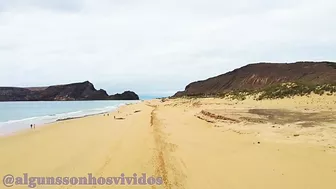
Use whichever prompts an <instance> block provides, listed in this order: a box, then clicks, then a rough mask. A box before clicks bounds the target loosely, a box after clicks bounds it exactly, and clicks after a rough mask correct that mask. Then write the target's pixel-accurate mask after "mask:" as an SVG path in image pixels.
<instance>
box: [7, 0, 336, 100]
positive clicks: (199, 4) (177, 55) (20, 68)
mask: <svg viewBox="0 0 336 189" xmlns="http://www.w3.org/2000/svg"><path fill="white" fill-rule="evenodd" d="M335 10H336V2H335V1H333V0H320V1H314V0H298V1H295V2H294V1H290V0H283V1H278V2H274V1H268V0H255V1H248V0H207V1H204V0H203V1H201V0H179V1H177V0H170V1H165V2H160V1H155V0H142V1H136V0H58V1H51V0H50V1H49V0H48V1H45V0H2V1H0V71H1V74H0V86H36V85H39V86H43V85H50V84H59V83H69V82H76V81H85V80H90V81H91V82H93V83H94V84H96V86H97V88H104V89H107V90H108V92H109V93H115V92H121V91H123V90H126V89H130V90H134V91H136V92H138V93H140V94H142V95H145V94H146V95H158V96H161V95H170V94H172V93H174V92H175V91H176V90H181V89H183V88H184V86H185V85H186V84H188V83H189V82H191V81H195V80H200V79H206V78H208V77H212V76H215V75H218V74H222V73H225V72H227V71H230V70H232V69H234V68H237V67H240V66H243V65H245V64H247V63H251V62H266V61H267V62H269V61H271V62H292V61H297V60H331V61H333V60H335V58H336V54H335V53H334V52H335V51H336V35H335V33H336V24H335V23H336V15H335V14H336V13H335Z"/></svg>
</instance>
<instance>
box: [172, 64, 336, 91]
mask: <svg viewBox="0 0 336 189" xmlns="http://www.w3.org/2000/svg"><path fill="white" fill-rule="evenodd" d="M285 82H296V83H303V84H310V85H319V84H326V83H334V82H336V63H333V62H296V63H256V64H249V65H247V66H244V67H241V68H239V69H235V70H233V71H231V72H228V73H225V74H222V75H219V76H216V77H213V78H209V79H207V80H203V81H197V82H193V83H190V84H189V85H187V86H186V88H185V90H184V91H179V92H177V93H176V94H175V95H174V97H181V96H197V95H212V94H219V93H225V92H229V91H246V90H260V89H263V88H266V87H269V86H271V85H276V84H280V83H285Z"/></svg>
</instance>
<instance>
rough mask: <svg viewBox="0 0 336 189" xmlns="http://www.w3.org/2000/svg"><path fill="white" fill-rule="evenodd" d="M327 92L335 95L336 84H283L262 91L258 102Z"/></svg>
mask: <svg viewBox="0 0 336 189" xmlns="http://www.w3.org/2000/svg"><path fill="white" fill-rule="evenodd" d="M325 92H328V94H329V95H332V94H333V93H335V92H336V84H323V85H307V84H300V83H282V84H280V85H274V86H270V87H267V88H265V89H264V90H262V91H261V92H260V95H259V97H258V98H257V100H263V99H277V98H287V97H293V96H305V95H309V94H311V93H315V94H318V95H323V94H324V93H325Z"/></svg>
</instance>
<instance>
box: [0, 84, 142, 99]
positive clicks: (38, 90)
mask: <svg viewBox="0 0 336 189" xmlns="http://www.w3.org/2000/svg"><path fill="white" fill-rule="evenodd" d="M71 100H139V97H138V95H136V94H135V93H134V92H131V91H126V92H124V93H123V94H116V95H111V96H109V95H108V94H107V92H106V91H105V90H103V89H100V90H96V89H95V87H94V86H93V84H92V83H90V82H89V81H85V82H82V83H72V84H67V85H55V86H50V87H33V88H18V87H0V101H71Z"/></svg>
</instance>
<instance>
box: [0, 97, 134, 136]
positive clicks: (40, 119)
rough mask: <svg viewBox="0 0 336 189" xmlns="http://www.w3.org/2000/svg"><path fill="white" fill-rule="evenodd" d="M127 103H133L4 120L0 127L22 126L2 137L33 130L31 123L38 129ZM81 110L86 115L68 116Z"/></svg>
mask: <svg viewBox="0 0 336 189" xmlns="http://www.w3.org/2000/svg"><path fill="white" fill-rule="evenodd" d="M127 104H132V103H125V104H120V105H117V106H116V107H115V109H113V110H106V111H104V112H98V113H89V112H86V113H85V111H90V110H93V109H87V110H80V111H75V112H65V113H59V114H53V115H44V116H36V117H30V118H23V119H20V120H10V121H6V122H2V125H0V127H1V126H7V127H8V126H10V125H15V124H16V123H18V124H17V125H19V126H20V128H18V129H14V130H12V131H6V132H3V133H1V132H0V138H1V137H7V136H13V135H16V134H18V133H21V132H25V131H29V130H31V128H30V124H33V125H34V124H35V126H36V129H37V128H41V127H45V126H48V125H50V124H53V123H56V122H62V121H67V120H75V119H81V118H85V117H90V116H98V115H102V114H106V113H111V112H114V111H117V110H118V109H119V108H120V107H122V106H125V105H127ZM97 109H99V108H97ZM100 109H103V108H100ZM79 112H83V113H84V115H78V116H70V117H68V115H70V114H74V113H79ZM57 115H63V116H60V117H64V118H56V117H55V116H57ZM53 116H54V118H51V117H53ZM33 119H37V121H35V122H34V121H29V120H33ZM23 125H25V126H26V127H24V128H23V127H22V126H23Z"/></svg>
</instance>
